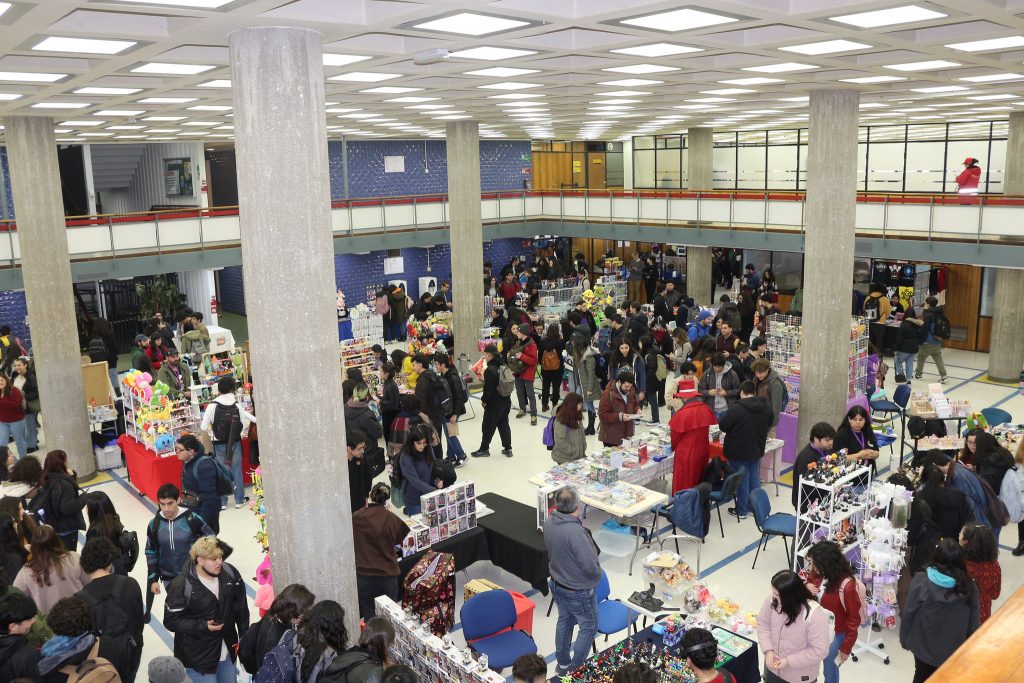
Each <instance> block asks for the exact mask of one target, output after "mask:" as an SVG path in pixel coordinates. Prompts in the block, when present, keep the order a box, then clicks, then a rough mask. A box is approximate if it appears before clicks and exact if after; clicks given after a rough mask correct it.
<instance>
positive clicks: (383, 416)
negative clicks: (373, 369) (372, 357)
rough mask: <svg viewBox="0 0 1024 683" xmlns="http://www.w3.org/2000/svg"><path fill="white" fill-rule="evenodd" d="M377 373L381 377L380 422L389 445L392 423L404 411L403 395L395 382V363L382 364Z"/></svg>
mask: <svg viewBox="0 0 1024 683" xmlns="http://www.w3.org/2000/svg"><path fill="white" fill-rule="evenodd" d="M377 373H378V374H379V375H380V384H381V389H380V391H381V394H380V422H381V426H383V427H384V443H388V442H389V441H391V422H392V421H393V420H394V419H395V418H396V417H398V413H399V412H400V411H401V410H402V405H401V402H400V396H401V393H400V392H399V391H398V383H397V382H396V381H395V377H396V376H397V375H398V371H397V370H396V369H395V364H394V363H392V362H391V361H387V362H386V363H382V364H381V366H380V370H378V371H377Z"/></svg>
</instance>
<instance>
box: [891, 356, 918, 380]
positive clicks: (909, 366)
mask: <svg viewBox="0 0 1024 683" xmlns="http://www.w3.org/2000/svg"><path fill="white" fill-rule="evenodd" d="M916 355H917V354H914V353H908V352H906V351H897V352H896V356H895V358H894V361H895V362H894V365H895V370H896V374H897V375H903V376H904V377H906V378H907V381H909V380H910V378H911V377H912V376H913V375H914V357H915V356H916Z"/></svg>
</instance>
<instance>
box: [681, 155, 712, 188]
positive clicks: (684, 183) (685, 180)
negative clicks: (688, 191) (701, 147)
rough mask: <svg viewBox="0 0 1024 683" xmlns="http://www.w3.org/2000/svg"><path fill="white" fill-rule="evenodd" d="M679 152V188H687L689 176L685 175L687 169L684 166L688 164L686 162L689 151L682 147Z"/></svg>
mask: <svg viewBox="0 0 1024 683" xmlns="http://www.w3.org/2000/svg"><path fill="white" fill-rule="evenodd" d="M679 151H680V152H681V155H680V159H681V161H680V168H679V187H687V186H688V185H689V180H690V176H689V175H688V173H687V171H688V169H687V166H686V164H687V163H688V162H687V155H688V154H689V150H687V149H686V147H683V148H682V149H681V150H679ZM713 164H714V161H712V165H713ZM712 187H713V186H712Z"/></svg>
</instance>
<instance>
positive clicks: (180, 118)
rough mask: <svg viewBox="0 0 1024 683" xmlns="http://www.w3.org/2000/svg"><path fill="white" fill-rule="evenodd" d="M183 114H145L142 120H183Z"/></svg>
mask: <svg viewBox="0 0 1024 683" xmlns="http://www.w3.org/2000/svg"><path fill="white" fill-rule="evenodd" d="M185 118H186V117H184V116H147V117H146V118H144V119H142V120H143V121H184V120H185Z"/></svg>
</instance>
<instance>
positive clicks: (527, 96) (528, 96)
mask: <svg viewBox="0 0 1024 683" xmlns="http://www.w3.org/2000/svg"><path fill="white" fill-rule="evenodd" d="M538 97H544V95H541V94H540V93H528V92H509V93H505V94H504V95H488V96H487V99H489V100H532V99H536V98H538Z"/></svg>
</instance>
